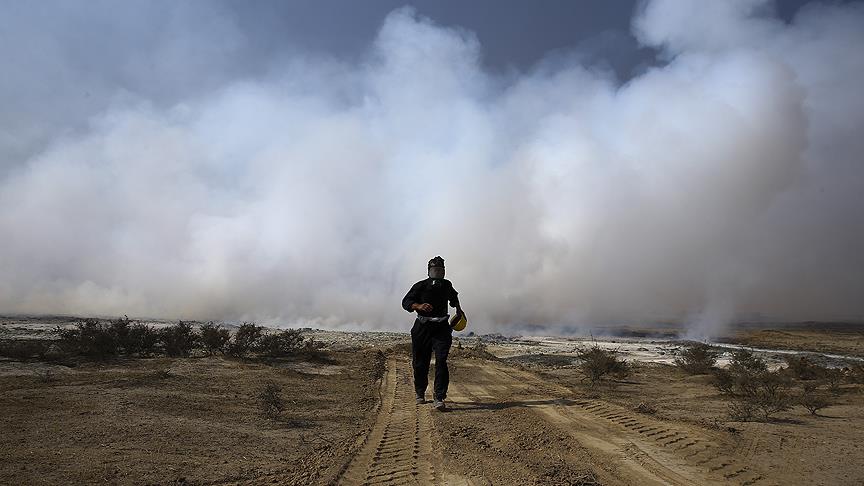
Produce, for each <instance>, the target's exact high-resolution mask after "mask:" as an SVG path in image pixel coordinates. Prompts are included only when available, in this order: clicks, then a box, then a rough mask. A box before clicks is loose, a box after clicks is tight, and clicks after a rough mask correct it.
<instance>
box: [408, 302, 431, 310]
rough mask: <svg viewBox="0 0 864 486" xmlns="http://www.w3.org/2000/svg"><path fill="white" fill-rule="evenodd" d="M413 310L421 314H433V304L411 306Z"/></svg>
mask: <svg viewBox="0 0 864 486" xmlns="http://www.w3.org/2000/svg"><path fill="white" fill-rule="evenodd" d="M411 309H413V310H415V311H421V312H432V304H425V303H424V304H411Z"/></svg>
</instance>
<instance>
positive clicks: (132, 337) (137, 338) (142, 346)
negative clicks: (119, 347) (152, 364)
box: [124, 322, 161, 356]
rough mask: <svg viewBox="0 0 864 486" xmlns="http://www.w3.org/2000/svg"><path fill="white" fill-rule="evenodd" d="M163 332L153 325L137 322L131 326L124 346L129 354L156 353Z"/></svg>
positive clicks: (147, 354)
mask: <svg viewBox="0 0 864 486" xmlns="http://www.w3.org/2000/svg"><path fill="white" fill-rule="evenodd" d="M160 338H161V333H160V332H159V331H157V330H156V329H154V328H153V327H152V326H148V325H146V324H142V323H140V322H136V323H134V324H132V325H131V326H129V332H128V334H127V337H126V341H125V344H124V348H125V349H126V352H127V353H128V354H137V355H139V356H151V355H153V354H155V353H156V345H157V344H159V341H160Z"/></svg>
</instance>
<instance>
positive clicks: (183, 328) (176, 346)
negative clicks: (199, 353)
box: [159, 321, 200, 356]
mask: <svg viewBox="0 0 864 486" xmlns="http://www.w3.org/2000/svg"><path fill="white" fill-rule="evenodd" d="M199 339H200V338H199V336H198V333H197V332H195V329H194V328H192V325H191V324H189V323H188V322H183V321H179V322H178V323H177V324H174V325H173V326H170V327H166V328H164V329H161V330H160V331H159V341H160V342H161V343H162V347H163V349H164V350H165V354H167V355H168V356H189V353H191V352H192V350H193V349H195V347H196V346H197V345H198V342H199Z"/></svg>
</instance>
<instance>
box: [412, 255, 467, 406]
mask: <svg viewBox="0 0 864 486" xmlns="http://www.w3.org/2000/svg"><path fill="white" fill-rule="evenodd" d="M428 269H429V278H427V279H425V280H421V281H419V282H417V283H415V284H414V285H413V286H411V290H409V291H408V293H407V294H406V295H405V298H404V299H402V308H403V309H405V310H406V311H408V312H414V311H416V312H417V319H416V320H415V321H414V327H412V328H411V364H412V366H413V368H414V391H415V392H416V393H417V403H418V404H421V403H426V387H427V385H428V384H429V361H430V360H431V359H432V352H435V384H434V386H433V389H434V397H433V398H434V401H433V402H432V406H433V407H434V408H435V409H436V410H441V411H443V410H444V408H445V405H444V399H445V398H447V385H448V384H449V382H450V373H449V371H448V370H447V355H448V354H449V353H450V344H451V343H452V342H453V330H452V329H451V328H450V322H449V320H448V319H449V317H450V315H449V314H448V311H449V307H447V303H448V302H449V303H450V305H451V306H453V307H455V308H456V314H457V315H462V307H461V306H460V305H459V298H458V292H456V290H455V289H454V288H453V284H452V283H450V281H449V280H447V279H445V278H444V259H443V258H441V257H440V256H436V257H435V258H433V259H431V260H429V267H428Z"/></svg>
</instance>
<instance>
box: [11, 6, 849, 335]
mask: <svg viewBox="0 0 864 486" xmlns="http://www.w3.org/2000/svg"><path fill="white" fill-rule="evenodd" d="M64 5H67V3H58V4H57V5H54V6H52V7H51V8H48V7H44V6H43V4H41V3H40V4H11V5H7V7H6V10H9V12H7V15H2V16H0V32H2V33H4V34H5V37H7V39H17V41H16V42H14V43H13V42H4V43H2V44H3V47H0V57H2V58H3V59H5V60H6V61H7V62H4V63H3V64H4V65H5V66H6V67H5V68H4V74H3V76H2V79H0V97H2V104H3V106H4V110H3V113H2V114H0V235H2V242H0V312H7V313H11V312H15V313H73V314H123V313H126V314H129V315H138V316H151V317H171V318H202V319H209V318H214V319H257V320H261V321H264V322H278V323H282V324H294V325H297V324H311V325H316V326H327V327H338V326H352V327H362V328H390V329H400V328H406V327H407V326H408V325H410V322H411V321H410V316H408V315H407V314H406V313H405V312H404V311H403V310H401V309H400V307H399V302H400V299H401V297H402V295H404V292H405V291H407V289H408V288H409V287H410V285H411V284H412V283H414V282H415V281H417V280H419V279H421V278H424V277H425V272H426V261H427V260H428V259H429V258H431V257H432V256H435V255H439V254H440V255H442V256H444V258H445V259H446V260H447V276H448V278H450V279H451V280H452V281H453V282H454V285H455V287H456V288H457V289H458V290H459V291H460V295H461V297H462V301H463V305H464V307H465V309H466V311H467V312H468V313H469V317H470V318H471V319H472V325H473V326H475V330H484V331H489V330H496V329H514V328H518V327H521V326H526V325H532V326H541V327H545V328H547V329H550V330H552V329H555V328H557V327H559V326H574V325H575V326H578V325H589V324H596V323H609V322H623V321H626V322H649V321H650V322H653V321H657V320H662V319H679V320H683V321H686V322H689V323H690V324H691V325H692V326H693V329H694V331H693V332H694V335H699V336H710V335H712V334H714V333H716V332H717V331H718V330H719V329H720V328H721V326H723V325H724V324H726V323H728V322H729V321H732V320H734V319H741V318H753V317H757V316H762V317H763V318H772V319H789V320H805V319H849V318H851V319H859V318H861V317H862V316H864V299H862V298H861V296H862V295H864V251H862V248H864V218H862V210H864V187H862V183H864V165H862V154H864V91H862V90H861V84H862V82H864V56H861V55H860V52H859V51H860V46H862V45H864V28H862V26H864V8H862V7H861V6H860V5H857V4H850V5H834V4H819V3H814V4H811V5H808V6H805V7H804V8H803V9H801V11H799V13H798V14H797V15H796V16H795V18H794V19H793V20H792V21H791V22H784V21H782V20H780V19H779V18H777V17H775V16H774V15H773V13H772V4H771V3H770V2H766V1H763V0H735V1H726V2H691V1H686V0H655V1H651V2H649V3H646V4H644V5H642V6H641V7H640V8H639V9H638V10H637V12H636V13H635V14H634V19H633V34H634V35H635V36H636V38H637V39H638V41H639V42H640V43H641V44H642V45H644V46H646V47H650V48H654V49H656V50H657V52H658V58H659V60H660V61H659V62H658V64H657V65H656V66H653V67H649V68H646V69H645V70H644V72H642V73H641V74H639V75H637V76H635V77H633V78H631V79H628V80H625V81H620V80H618V79H617V78H616V77H615V75H614V74H612V73H610V72H608V71H606V70H603V69H599V68H596V67H594V66H592V65H583V64H580V62H579V61H578V60H579V59H584V57H580V56H557V57H555V58H554V59H553V58H550V60H548V61H547V62H541V63H539V64H538V65H537V66H536V67H535V68H534V69H531V70H528V71H525V72H517V73H512V72H510V73H507V74H501V73H496V72H492V71H490V70H489V69H487V68H484V66H483V62H482V56H483V46H482V45H481V44H480V42H479V41H478V39H477V38H476V36H475V35H474V34H472V33H471V32H470V31H466V30H464V29H460V28H455V27H445V26H441V25H437V24H436V23H435V22H434V21H432V20H430V19H427V18H425V17H423V15H422V13H418V12H416V11H414V10H411V9H399V10H396V11H393V12H392V13H390V14H389V15H388V16H387V17H386V18H385V19H382V25H381V28H380V31H379V33H378V35H377V38H376V39H375V41H374V43H373V44H372V45H370V46H368V49H367V52H366V55H364V56H363V58H362V59H360V60H356V59H355V60H346V59H338V58H333V57H327V56H324V55H319V54H314V53H311V52H304V51H303V50H300V49H298V50H296V51H292V52H286V53H283V55H281V56H279V58H278V59H273V60H272V62H267V63H264V64H262V63H257V64H255V65H254V66H252V65H251V64H250V65H248V66H247V65H244V64H243V61H242V60H243V59H244V58H245V56H246V54H248V50H249V47H248V45H245V44H244V38H243V35H242V33H241V32H240V31H239V30H238V29H237V28H236V26H235V25H233V24H232V22H231V18H230V16H227V15H226V14H225V13H224V12H222V11H220V10H219V9H218V8H216V7H215V5H216V4H207V3H194V2H180V3H177V2H171V3H170V4H166V5H162V4H156V3H154V2H138V3H135V2H133V3H128V2H124V3H123V5H122V6H120V5H117V4H114V3H106V4H96V3H88V4H86V5H87V6H86V7H84V8H82V5H78V6H76V7H75V8H74V9H73V8H72V7H71V6H68V5H67V6H66V7H64ZM13 7H14V8H13ZM22 19H23V20H22ZM34 19H35V20H34ZM25 20H26V21H25ZM34 22H36V23H38V26H39V28H38V29H37V28H36V27H34V25H33V24H34ZM91 23H92V24H93V25H94V26H96V27H94V28H93V29H91V30H87V29H82V28H81V25H82V24H88V25H89V24H91ZM98 26H101V27H98ZM106 26H107V27H106ZM157 27H158V28H157ZM111 39H119V40H116V41H111ZM25 88H26V89H25ZM22 92H26V93H28V96H19V93H22Z"/></svg>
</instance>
